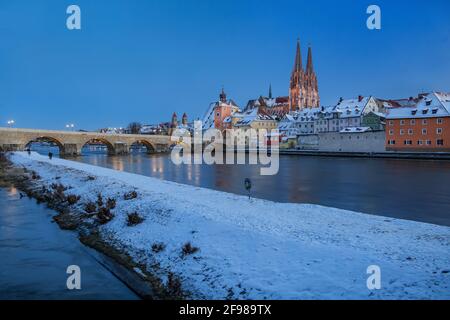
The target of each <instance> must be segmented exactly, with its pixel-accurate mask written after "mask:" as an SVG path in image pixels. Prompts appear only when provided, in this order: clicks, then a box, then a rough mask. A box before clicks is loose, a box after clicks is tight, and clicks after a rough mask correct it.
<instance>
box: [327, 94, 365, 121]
mask: <svg viewBox="0 0 450 320" xmlns="http://www.w3.org/2000/svg"><path fill="white" fill-rule="evenodd" d="M370 99H371V97H361V98H356V99H346V100H342V101H339V102H338V104H337V105H336V107H335V108H334V112H338V113H339V118H352V117H360V116H361V115H362V112H363V111H364V108H365V107H366V105H367V104H368V103H369V100H370Z"/></svg>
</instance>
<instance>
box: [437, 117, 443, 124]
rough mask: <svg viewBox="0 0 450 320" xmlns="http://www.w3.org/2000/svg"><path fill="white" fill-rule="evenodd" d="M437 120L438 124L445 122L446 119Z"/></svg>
mask: <svg viewBox="0 0 450 320" xmlns="http://www.w3.org/2000/svg"><path fill="white" fill-rule="evenodd" d="M436 122H437V124H443V123H444V119H441V118H439V119H437V120H436Z"/></svg>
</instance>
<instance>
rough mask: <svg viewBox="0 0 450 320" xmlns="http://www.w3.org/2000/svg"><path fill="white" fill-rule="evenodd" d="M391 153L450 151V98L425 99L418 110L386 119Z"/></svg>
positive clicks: (409, 109) (440, 95)
mask: <svg viewBox="0 0 450 320" xmlns="http://www.w3.org/2000/svg"><path fill="white" fill-rule="evenodd" d="M386 150H387V151H423V152H436V151H437V152H439V151H440V152H444V151H445V152H449V151H450V94H449V93H439V92H433V93H430V94H425V95H422V96H421V97H420V99H419V101H418V102H417V103H416V104H415V105H414V106H412V107H411V106H409V107H399V108H392V109H389V110H388V114H387V116H386Z"/></svg>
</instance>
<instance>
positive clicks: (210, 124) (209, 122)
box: [202, 99, 239, 130]
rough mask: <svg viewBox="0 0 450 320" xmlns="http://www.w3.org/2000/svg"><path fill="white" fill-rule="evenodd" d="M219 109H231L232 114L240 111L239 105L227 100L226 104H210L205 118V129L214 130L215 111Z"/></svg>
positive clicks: (219, 102) (218, 102)
mask: <svg viewBox="0 0 450 320" xmlns="http://www.w3.org/2000/svg"><path fill="white" fill-rule="evenodd" d="M218 107H231V108H232V113H233V112H235V111H238V110H239V107H238V105H237V104H236V103H235V102H234V101H233V100H232V99H230V100H227V101H226V102H222V101H216V102H212V103H210V104H209V107H208V110H207V111H206V113H205V116H204V117H203V124H202V125H203V129H204V130H207V129H211V128H214V111H215V110H216V108H218Z"/></svg>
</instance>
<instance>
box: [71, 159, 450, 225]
mask: <svg viewBox="0 0 450 320" xmlns="http://www.w3.org/2000/svg"><path fill="white" fill-rule="evenodd" d="M74 160H76V161H80V162H84V163H89V164H93V165H97V166H103V167H108V168H113V169H116V170H121V171H128V172H133V173H137V174H142V175H146V176H151V177H155V178H158V179H164V180H170V181H175V182H179V183H184V184H190V185H194V186H201V187H205V188H211V189H216V190H221V191H226V192H231V193H236V194H243V195H246V194H247V192H246V190H245V189H244V179H245V178H251V180H252V182H253V188H252V195H253V196H254V197H257V198H263V199H268V200H273V201H278V202H295V203H313V204H320V205H324V206H331V207H337V208H342V209H348V210H354V211H360V212H364V213H370V214H376V215H385V216H390V217H396V218H403V219H410V220H417V221H424V222H430V223H435V224H442V225H448V226H450V189H449V188H448V187H447V186H446V182H448V181H450V162H448V161H418V160H395V159H360V158H328V157H305V156H303V157H302V156H280V170H279V173H278V174H277V175H275V176H261V175H260V171H259V169H260V167H259V166H254V165H213V166H209V165H193V164H191V165H180V166H176V165H174V164H173V163H172V162H171V160H170V155H167V154H154V155H147V154H144V153H141V154H132V155H128V156H107V155H105V154H92V153H86V154H85V155H84V156H82V157H78V158H75V159H74ZM218 205H220V204H218ZM261 214H264V213H263V212H262V213H261Z"/></svg>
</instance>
